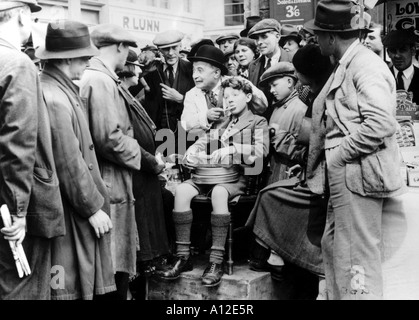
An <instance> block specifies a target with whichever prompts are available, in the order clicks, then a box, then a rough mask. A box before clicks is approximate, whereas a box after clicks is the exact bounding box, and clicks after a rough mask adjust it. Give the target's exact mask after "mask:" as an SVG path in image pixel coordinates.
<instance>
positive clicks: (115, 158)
mask: <svg viewBox="0 0 419 320" xmlns="http://www.w3.org/2000/svg"><path fill="white" fill-rule="evenodd" d="M91 37H92V41H93V43H94V45H95V46H96V47H97V48H98V49H99V51H100V54H99V56H97V57H93V58H92V59H91V60H90V67H88V68H87V70H86V71H85V73H84V74H83V77H82V78H81V81H80V88H81V96H82V97H83V98H85V99H86V100H87V102H88V108H87V112H86V113H87V119H88V123H89V125H90V132H91V134H92V138H93V143H94V146H95V149H96V154H97V157H98V162H99V166H100V168H101V172H102V178H103V180H104V181H105V184H106V186H107V188H108V191H109V195H110V215H111V218H112V224H113V226H114V228H113V230H112V233H111V242H112V246H111V249H112V260H113V266H114V271H115V282H116V286H117V293H116V294H115V298H116V299H121V300H126V299H127V293H128V283H129V277H130V276H135V275H136V253H137V251H136V249H137V244H136V238H137V228H136V222H135V198H134V196H133V191H132V172H133V171H134V170H140V169H141V148H140V145H139V144H138V142H137V141H136V140H135V139H134V132H133V129H132V124H131V120H130V111H129V109H128V106H129V99H128V98H127V97H126V96H125V94H124V91H123V90H122V89H121V87H120V86H121V82H120V80H119V79H118V76H117V74H116V72H118V71H120V70H122V69H123V68H124V66H125V62H126V59H127V57H128V52H129V49H130V47H134V48H136V47H137V44H136V39H135V38H134V37H133V36H132V35H131V34H130V33H129V32H127V31H126V30H125V29H123V28H122V27H119V26H116V25H113V24H101V25H97V26H95V27H94V28H92V31H91Z"/></svg>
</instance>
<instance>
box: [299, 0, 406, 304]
mask: <svg viewBox="0 0 419 320" xmlns="http://www.w3.org/2000/svg"><path fill="white" fill-rule="evenodd" d="M353 6H354V4H353V3H352V2H351V1H337V0H323V1H320V2H319V4H318V6H317V10H316V16H315V19H314V20H311V21H309V22H307V23H306V25H305V28H306V29H308V30H312V31H313V32H314V33H315V34H316V36H317V39H318V43H319V45H320V49H321V52H322V54H323V55H325V56H333V58H334V59H335V61H336V62H337V65H336V68H335V71H334V72H333V74H332V75H331V77H330V78H329V80H328V82H327V83H326V85H325V86H324V88H323V90H322V92H320V94H319V96H318V97H317V99H316V100H315V102H314V106H313V120H312V133H311V136H310V148H311V151H310V154H309V157H308V164H307V183H308V186H309V188H310V189H311V191H312V192H313V193H317V194H321V193H323V192H324V189H325V184H326V181H327V183H328V185H329V189H330V202H329V212H328V215H327V221H326V228H325V232H324V235H323V239H322V244H321V246H322V254H323V261H324V267H325V273H326V285H327V298H328V299H382V298H383V278H382V265H381V263H382V254H381V250H380V249H381V234H382V215H383V211H384V207H385V205H386V203H387V201H388V200H389V199H390V198H392V197H396V196H398V195H400V194H402V193H403V192H404V188H405V186H404V182H403V180H402V178H401V175H400V159H399V148H398V145H397V142H396V135H395V133H396V130H397V121H396V83H395V81H394V78H393V76H392V74H391V72H390V71H389V69H388V67H387V66H386V64H385V62H384V61H383V60H382V59H380V57H378V56H377V55H376V54H375V53H374V52H372V51H371V50H369V49H367V48H365V47H364V46H363V45H362V44H361V43H360V41H359V38H358V37H359V34H360V31H363V30H360V29H361V28H362V25H361V27H359V26H358V25H357V24H355V23H354V21H358V20H359V19H357V17H356V15H357V14H358V15H359V12H360V10H358V9H359V8H354V7H353ZM357 11H359V12H358V13H357ZM323 152H325V153H326V164H325V163H324V162H322V161H319V160H320V159H321V155H322V154H323ZM325 169H326V171H325ZM325 173H326V174H325Z"/></svg>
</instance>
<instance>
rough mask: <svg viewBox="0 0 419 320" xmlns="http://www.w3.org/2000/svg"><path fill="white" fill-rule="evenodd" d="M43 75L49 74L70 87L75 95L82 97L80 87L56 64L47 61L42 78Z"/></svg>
mask: <svg viewBox="0 0 419 320" xmlns="http://www.w3.org/2000/svg"><path fill="white" fill-rule="evenodd" d="M43 76H48V77H50V78H52V79H54V80H55V81H57V82H58V83H59V84H61V85H62V86H64V87H66V88H67V89H69V90H70V91H71V92H72V93H73V95H75V96H76V97H80V89H79V87H78V86H77V85H76V84H75V83H74V82H73V81H72V80H71V79H70V78H69V77H68V76H67V75H66V74H65V73H64V72H62V71H61V70H60V69H58V68H57V67H56V66H54V65H51V64H48V63H47V64H46V66H45V68H44V70H42V73H41V78H43Z"/></svg>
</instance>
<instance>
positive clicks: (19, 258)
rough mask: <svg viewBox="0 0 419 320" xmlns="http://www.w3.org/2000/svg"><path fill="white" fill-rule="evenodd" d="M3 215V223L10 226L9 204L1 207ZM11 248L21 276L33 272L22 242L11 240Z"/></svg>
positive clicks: (7, 226) (0, 210)
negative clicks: (17, 242) (17, 243)
mask: <svg viewBox="0 0 419 320" xmlns="http://www.w3.org/2000/svg"><path fill="white" fill-rule="evenodd" d="M0 212H1V217H2V219H3V224H4V226H5V227H6V228H10V227H11V226H12V217H11V216H10V212H9V208H8V207H7V205H3V206H2V207H1V208H0ZM9 244H10V249H12V253H13V258H14V259H15V263H16V268H17V272H18V274H19V278H23V277H24V276H29V275H30V274H31V269H30V267H29V263H28V260H27V258H26V255H25V251H24V250H23V247H22V245H21V244H19V245H16V241H9Z"/></svg>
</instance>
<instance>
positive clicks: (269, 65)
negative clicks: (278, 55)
mask: <svg viewBox="0 0 419 320" xmlns="http://www.w3.org/2000/svg"><path fill="white" fill-rule="evenodd" d="M271 65H272V64H271V59H268V63H267V64H266V68H265V71H266V70H268V69H269V68H270V67H271Z"/></svg>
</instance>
